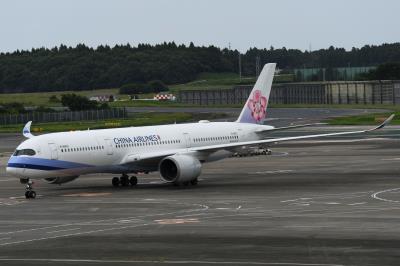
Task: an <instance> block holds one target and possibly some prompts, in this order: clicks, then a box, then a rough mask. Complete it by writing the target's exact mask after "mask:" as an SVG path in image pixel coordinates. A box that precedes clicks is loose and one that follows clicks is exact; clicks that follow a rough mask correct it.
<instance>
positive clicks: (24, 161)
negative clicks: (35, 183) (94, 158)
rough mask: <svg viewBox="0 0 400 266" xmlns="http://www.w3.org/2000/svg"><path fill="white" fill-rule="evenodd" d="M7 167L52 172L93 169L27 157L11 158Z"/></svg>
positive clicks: (80, 165)
mask: <svg viewBox="0 0 400 266" xmlns="http://www.w3.org/2000/svg"><path fill="white" fill-rule="evenodd" d="M7 167H14V168H27V169H35V170H46V171H52V170H65V169H74V168H82V167H92V165H88V164H81V163H75V162H68V161H60V160H50V159H43V158H35V157H27V156H11V158H10V160H9V161H8V164H7Z"/></svg>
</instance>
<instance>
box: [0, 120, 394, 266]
mask: <svg viewBox="0 0 400 266" xmlns="http://www.w3.org/2000/svg"><path fill="white" fill-rule="evenodd" d="M351 128H355V127H313V128H302V129H297V130H295V131H294V130H291V131H286V132H280V133H275V134H276V135H279V136H289V135H297V134H314V133H315V132H326V131H332V130H335V131H341V130H348V129H351ZM399 136H400V128H399V127H389V128H388V129H386V130H384V131H376V132H373V133H371V134H368V135H363V136H362V137H361V138H358V137H356V136H351V137H341V138H338V137H336V138H328V139H324V140H321V139H319V140H307V141H306V140H304V141H298V142H287V143H281V144H276V145H272V146H271V149H272V151H273V152H272V155H267V156H265V155H264V156H255V157H244V158H229V159H226V160H223V161H219V162H215V163H210V164H206V165H204V168H203V173H202V175H201V178H200V182H199V185H198V186H195V187H187V188H177V187H174V186H171V185H169V184H165V183H163V182H162V181H161V180H160V178H159V177H158V174H156V173H154V174H149V175H140V176H139V184H138V186H137V187H135V188H113V187H112V186H111V178H112V176H111V175H105V174H98V175H87V176H83V177H81V178H79V179H77V180H76V181H74V182H71V183H68V184H64V185H61V186H58V185H51V184H47V183H45V182H41V181H40V182H37V183H36V184H35V189H36V191H37V193H38V198H37V199H35V200H26V199H25V198H24V197H23V193H24V186H23V185H21V184H20V183H19V181H18V180H15V179H13V178H12V177H9V176H7V175H6V174H5V169H4V167H3V166H4V165H5V163H6V162H7V157H8V156H9V155H10V154H11V152H12V150H13V149H14V147H15V146H16V145H17V144H18V142H19V141H20V137H19V136H18V137H16V136H13V135H4V136H0V139H1V142H0V153H1V157H0V162H1V165H2V167H0V265H162V264H167V265H291V266H292V265H301V266H304V265H311V266H316V265H321V266H327V265H400V251H399V250H400V226H399V222H400V153H399V151H400V137H399ZM11 147H12V148H11Z"/></svg>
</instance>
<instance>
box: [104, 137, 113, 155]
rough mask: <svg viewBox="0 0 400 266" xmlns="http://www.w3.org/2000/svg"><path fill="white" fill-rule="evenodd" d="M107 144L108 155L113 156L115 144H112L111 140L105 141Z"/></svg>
mask: <svg viewBox="0 0 400 266" xmlns="http://www.w3.org/2000/svg"><path fill="white" fill-rule="evenodd" d="M104 141H105V143H106V147H105V148H106V151H107V155H113V144H112V142H111V139H104Z"/></svg>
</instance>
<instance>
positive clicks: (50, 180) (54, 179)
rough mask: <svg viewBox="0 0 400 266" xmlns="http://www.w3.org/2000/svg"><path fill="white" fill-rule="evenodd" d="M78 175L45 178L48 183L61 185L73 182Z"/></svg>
mask: <svg viewBox="0 0 400 266" xmlns="http://www.w3.org/2000/svg"><path fill="white" fill-rule="evenodd" d="M78 177H79V176H65V177H48V178H45V179H44V180H46V181H47V183H49V184H57V185H61V184H64V183H68V182H71V181H73V180H75V179H77V178H78Z"/></svg>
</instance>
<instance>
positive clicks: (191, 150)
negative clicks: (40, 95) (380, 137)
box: [7, 64, 393, 198]
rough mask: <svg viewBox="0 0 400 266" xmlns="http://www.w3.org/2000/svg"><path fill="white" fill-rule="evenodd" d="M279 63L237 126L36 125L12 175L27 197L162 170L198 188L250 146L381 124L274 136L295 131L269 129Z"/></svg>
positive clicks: (13, 161) (266, 71)
mask: <svg viewBox="0 0 400 266" xmlns="http://www.w3.org/2000/svg"><path fill="white" fill-rule="evenodd" d="M275 65H276V64H266V65H265V66H264V68H263V70H262V72H261V74H260V76H259V78H258V80H257V82H256V84H255V85H254V88H253V90H252V91H251V93H250V96H249V98H248V100H247V102H246V104H245V105H244V107H243V110H242V112H241V113H240V116H239V118H238V119H237V120H236V121H235V122H209V121H206V120H202V121H199V122H198V123H188V124H171V125H161V126H146V127H127V128H116V129H100V130H85V131H72V132H60V133H51V134H44V135H40V136H33V135H32V134H31V133H30V125H31V121H30V122H28V123H27V124H26V125H25V127H24V129H23V134H24V136H25V137H27V138H28V139H27V140H25V141H24V142H22V143H21V144H20V145H19V146H18V147H17V149H16V150H15V152H14V154H13V155H12V156H11V157H10V159H9V161H8V165H7V173H8V174H10V175H13V176H15V177H17V178H20V180H21V183H26V184H27V185H26V192H25V196H26V198H35V197H36V193H35V191H33V188H32V183H33V182H32V180H31V179H45V180H46V181H48V182H50V183H53V184H62V183H66V182H69V181H72V180H74V179H76V178H78V177H79V176H81V175H84V174H90V173H112V174H121V177H119V178H118V177H114V178H113V179H112V184H113V185H114V186H120V185H121V186H128V185H132V186H134V185H136V184H137V178H136V177H135V176H131V177H130V178H129V176H128V174H137V173H140V172H145V173H148V172H153V171H159V172H160V175H161V178H162V179H163V180H165V181H166V182H171V183H174V184H178V185H180V184H183V185H189V184H192V185H196V184H197V180H198V179H197V178H198V176H199V175H200V173H201V168H202V164H203V163H206V162H211V161H216V160H220V159H223V158H227V157H229V156H231V155H232V154H233V153H235V152H238V151H242V150H243V149H248V148H249V147H253V148H254V147H259V146H265V145H267V144H269V143H275V142H281V141H289V140H299V139H308V138H318V137H327V136H338V135H347V134H357V133H365V132H369V131H373V130H377V129H380V128H383V127H384V126H385V125H387V124H388V123H389V122H390V121H391V119H392V118H393V115H391V116H390V117H389V118H388V119H387V120H386V121H385V122H383V123H382V124H381V125H379V126H377V127H375V128H372V129H368V130H359V131H351V132H339V133H328V134H317V135H307V136H296V137H282V138H272V139H271V138H269V139H267V138H266V137H267V136H268V132H271V131H275V130H280V129H289V128H293V127H300V126H308V125H300V126H289V127H283V128H274V127H273V126H268V125H263V124H262V122H263V119H264V118H265V116H266V108H267V104H268V97H269V94H270V91H271V84H272V79H273V76H274V71H275Z"/></svg>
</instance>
